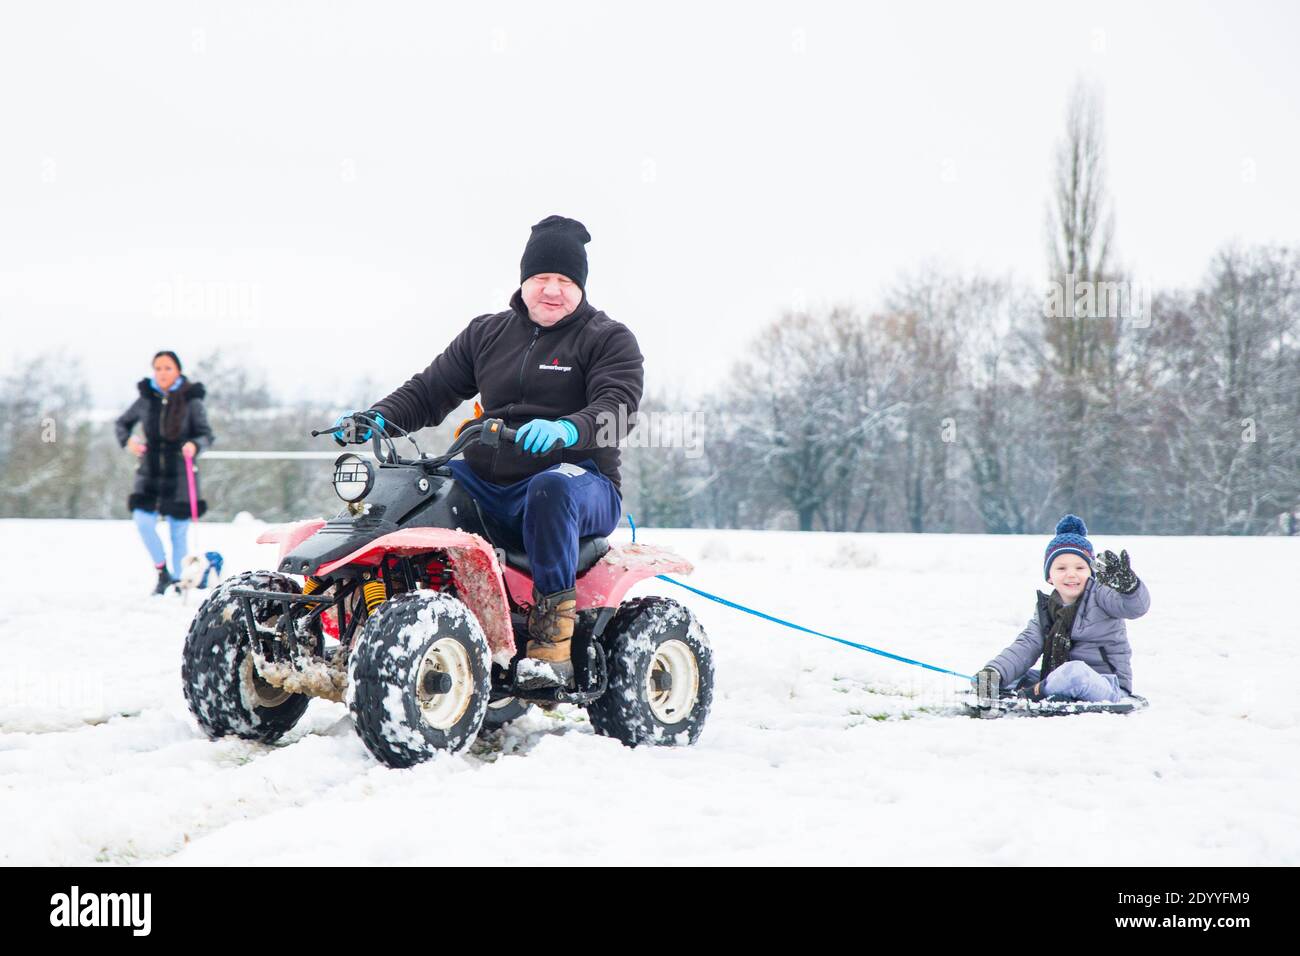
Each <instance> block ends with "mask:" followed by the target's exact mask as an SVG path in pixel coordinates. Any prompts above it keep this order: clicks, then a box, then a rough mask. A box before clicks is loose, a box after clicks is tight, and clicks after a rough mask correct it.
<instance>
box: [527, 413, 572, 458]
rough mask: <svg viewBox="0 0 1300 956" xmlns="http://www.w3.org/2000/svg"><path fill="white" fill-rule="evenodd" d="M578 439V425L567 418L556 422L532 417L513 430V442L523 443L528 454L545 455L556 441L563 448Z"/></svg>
mask: <svg viewBox="0 0 1300 956" xmlns="http://www.w3.org/2000/svg"><path fill="white" fill-rule="evenodd" d="M577 440H578V426H577V425H575V424H573V422H571V421H569V420H568V419H567V418H561V419H560V420H559V421H558V422H553V421H550V420H549V419H545V418H534V419H533V420H532V421H530V422H528V423H526V424H525V425H524V427H523V428H520V429H519V430H518V431H517V432H515V444H516V445H523V446H524V451H526V452H528V453H529V454H530V455H545V454H546V453H547V452H548V451H550V450H551V446H553V445H554V444H555V443H556V442H557V441H558V442H560V443H562V444H563V445H564V447H565V448H568V447H570V446H571V445H573V444H574V443H575V442H577Z"/></svg>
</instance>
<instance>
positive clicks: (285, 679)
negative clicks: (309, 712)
mask: <svg viewBox="0 0 1300 956" xmlns="http://www.w3.org/2000/svg"><path fill="white" fill-rule="evenodd" d="M343 427H352V428H373V431H374V434H373V438H372V441H373V447H374V461H371V460H369V459H367V458H365V457H363V456H361V455H357V454H351V453H345V454H343V455H340V456H339V458H338V459H337V460H336V461H335V463H334V489H335V491H336V493H337V494H338V495H339V497H340V498H341V499H342V500H343V501H344V502H345V507H344V509H343V510H342V511H341V512H340V513H339V514H338V516H337V517H334V518H332V519H330V520H328V521H327V520H324V519H315V520H311V521H304V522H300V523H298V524H294V525H287V526H281V527H279V528H274V529H270V530H268V531H267V532H266V533H264V534H262V535H261V537H259V538H258V541H259V542H262V543H278V544H279V545H280V564H279V568H278V570H277V571H275V572H271V571H257V572H252V573H245V574H240V575H237V576H235V577H232V578H230V579H228V580H226V581H224V582H222V584H221V586H220V587H219V588H218V589H217V590H216V591H215V592H214V593H213V594H212V595H211V596H209V597H208V599H207V600H206V601H205V602H204V603H203V605H202V607H200V608H199V610H198V613H197V614H196V615H195V617H194V620H193V622H192V623H191V625H190V629H189V633H188V635H187V637H186V640H185V649H184V657H183V663H182V667H181V677H182V683H183V685H184V691H185V699H186V701H187V702H188V704H189V707H190V711H191V712H192V713H193V714H194V716H195V718H196V719H197V720H198V723H199V726H200V727H202V728H203V730H204V731H205V732H206V733H207V734H208V735H209V736H211V737H214V738H216V737H220V736H224V735H227V734H234V735H236V736H239V737H244V738H248V739H252V740H260V741H265V742H270V741H273V740H275V739H276V738H278V737H280V736H281V735H283V734H284V733H285V732H286V731H288V730H289V729H290V728H292V727H293V726H294V724H295V723H296V722H297V720H298V718H300V717H301V716H302V714H303V711H304V710H306V708H307V701H308V699H309V698H311V697H323V698H326V699H329V700H335V701H344V700H346V702H347V704H348V706H349V710H350V712H351V715H352V719H353V723H354V724H355V726H356V729H357V732H358V733H359V734H360V735H361V739H362V740H363V741H364V742H365V745H366V747H367V748H368V749H369V750H370V752H371V753H372V754H374V755H375V757H376V758H378V759H379V760H380V761H381V762H383V763H385V764H387V765H388V766H390V767H408V766H411V765H413V764H416V763H419V762H421V761H424V760H427V759H429V758H430V757H432V756H433V755H434V754H436V753H437V752H439V751H444V750H445V751H457V750H461V749H463V748H465V747H466V746H468V745H469V743H470V742H471V741H472V740H473V739H474V738H475V736H476V735H477V734H478V732H479V730H480V728H482V727H483V726H484V725H485V724H486V725H488V726H492V725H499V724H501V723H504V722H506V721H508V720H510V719H513V718H514V717H516V716H518V715H519V714H521V713H523V712H524V711H525V710H527V708H528V706H529V704H531V703H541V704H556V703H573V704H579V705H582V706H584V707H585V708H586V710H587V713H588V716H589V718H590V720H591V725H592V727H593V728H594V729H595V731H596V733H598V734H602V735H605V736H608V737H614V738H616V739H618V740H620V741H622V742H623V743H624V744H626V745H628V746H632V747H634V746H637V745H640V744H657V745H672V744H679V743H694V742H695V741H696V739H697V738H698V737H699V735H700V731H701V730H702V729H703V726H704V721H705V718H706V717H707V715H708V712H709V706H710V704H711V703H712V698H713V656H712V651H711V650H710V648H709V642H708V638H707V637H706V636H705V633H704V629H703V628H702V627H701V626H700V623H699V621H698V620H697V619H696V618H695V616H694V615H693V614H692V613H691V611H690V610H689V609H688V608H686V607H684V606H683V605H681V604H679V603H678V602H676V601H673V600H671V599H669V598H664V597H638V598H633V599H631V600H627V601H624V600H623V598H624V596H625V595H626V593H627V591H628V589H629V588H630V587H631V586H632V585H633V584H635V583H636V582H637V581H640V580H642V579H643V578H647V577H651V576H653V575H656V574H660V573H663V572H667V571H678V572H683V573H689V572H690V571H691V565H690V564H689V563H688V562H687V561H685V560H684V559H682V558H680V557H678V556H677V555H675V554H673V553H671V552H670V551H667V550H664V549H661V548H656V547H652V546H649V545H645V544H629V545H621V546H615V547H611V546H610V544H609V542H608V541H607V540H606V539H605V538H600V537H591V538H583V539H581V540H580V541H579V548H578V578H577V612H578V613H577V622H576V626H575V628H574V634H573V639H572V645H571V646H572V648H573V664H574V676H573V680H572V682H571V683H570V684H569V685H568V686H565V687H543V688H530V689H527V690H524V689H521V688H519V687H517V686H516V681H515V673H516V667H517V665H518V662H519V660H520V659H521V658H522V656H523V648H524V646H525V645H526V637H527V612H528V606H529V604H531V601H532V578H531V575H530V571H529V564H528V557H527V555H526V554H524V553H523V552H522V551H520V550H514V549H512V548H511V547H508V546H507V547H498V546H497V545H496V544H495V543H494V542H493V539H492V537H491V532H490V530H489V526H488V525H487V524H485V522H484V520H483V517H482V515H481V514H480V512H479V509H478V506H477V505H476V504H475V502H474V500H473V498H471V497H470V495H469V493H468V492H467V491H465V490H464V489H463V488H462V487H461V486H460V485H459V484H458V483H457V482H456V480H455V478H454V477H453V475H452V472H451V470H450V469H449V468H447V467H446V464H447V462H449V461H451V460H452V459H453V458H454V457H456V455H458V454H460V452H461V451H462V450H464V448H466V447H467V446H468V445H469V444H470V443H471V442H475V441H477V442H481V443H483V444H486V445H490V446H495V445H497V444H498V443H500V442H502V441H512V440H513V438H514V431H513V429H508V428H506V427H505V426H504V423H503V422H502V421H501V420H500V419H486V420H484V421H482V422H481V423H476V424H473V425H469V426H467V427H465V428H463V429H462V430H461V431H460V432H459V434H458V435H457V437H456V439H455V440H454V441H453V442H452V444H451V445H450V446H449V447H448V449H447V452H446V454H444V455H442V456H441V457H438V458H429V457H427V456H425V455H424V454H423V453H419V450H418V447H417V453H419V458H417V459H414V460H408V459H403V458H401V457H400V456H399V455H398V452H397V447H396V445H395V444H394V442H393V441H392V439H391V437H390V436H389V435H388V433H387V431H386V430H385V429H383V428H381V427H379V426H378V424H377V423H375V422H373V421H371V420H370V419H367V418H365V417H364V416H359V415H358V416H354V417H353V419H352V420H348V421H345V422H344V423H343ZM389 427H392V426H389ZM333 428H334V426H331V428H330V429H329V430H327V431H325V432H315V431H314V432H313V433H312V434H313V435H314V436H315V435H321V434H327V433H328V432H329V431H332V430H333ZM408 437H409V436H408ZM299 577H301V578H302V579H303V583H302V584H301V585H300V584H299V580H298V578H299Z"/></svg>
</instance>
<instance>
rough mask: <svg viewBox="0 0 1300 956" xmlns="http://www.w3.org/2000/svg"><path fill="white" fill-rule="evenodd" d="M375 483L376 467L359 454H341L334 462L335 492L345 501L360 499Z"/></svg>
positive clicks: (368, 492)
mask: <svg viewBox="0 0 1300 956" xmlns="http://www.w3.org/2000/svg"><path fill="white" fill-rule="evenodd" d="M374 484H375V469H374V466H372V465H371V464H370V462H368V461H366V460H365V459H364V458H362V457H361V456H359V455H351V454H348V455H339V457H338V460H336V461H335V462H334V493H335V494H336V495H338V496H339V497H340V498H342V499H343V500H344V501H360V500H361V499H362V498H364V497H365V496H366V495H368V494H370V489H371V488H373V487H374Z"/></svg>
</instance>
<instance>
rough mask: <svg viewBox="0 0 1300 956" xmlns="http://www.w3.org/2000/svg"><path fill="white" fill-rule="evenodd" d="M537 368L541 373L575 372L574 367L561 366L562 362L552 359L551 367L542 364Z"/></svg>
mask: <svg viewBox="0 0 1300 956" xmlns="http://www.w3.org/2000/svg"><path fill="white" fill-rule="evenodd" d="M537 368H538V370H539V371H542V372H572V371H573V366H572V365H561V364H560V360H559V359H557V358H553V359H551V364H550V365H546V364H542V365H539V366H537Z"/></svg>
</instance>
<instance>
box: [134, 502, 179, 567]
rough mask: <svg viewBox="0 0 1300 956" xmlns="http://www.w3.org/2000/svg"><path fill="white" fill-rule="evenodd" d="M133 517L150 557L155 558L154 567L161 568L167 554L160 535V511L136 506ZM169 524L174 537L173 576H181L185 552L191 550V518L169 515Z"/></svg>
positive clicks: (164, 563)
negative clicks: (146, 509) (145, 509)
mask: <svg viewBox="0 0 1300 956" xmlns="http://www.w3.org/2000/svg"><path fill="white" fill-rule="evenodd" d="M131 517H132V518H134V519H135V527H136V530H137V531H139V532H140V540H141V541H143V542H144V546H145V548H147V549H148V551H149V557H151V558H153V563H154V567H157V568H161V567H163V566H164V565H166V563H167V555H166V554H164V553H163V543H162V539H161V538H159V537H158V512H156V511H142V510H141V509H139V508H136V509H135V510H134V511H132V512H131ZM167 526H168V527H169V528H170V529H171V539H172V567H171V576H172V577H174V578H179V577H180V576H181V562H182V561H184V560H185V553H186V551H188V550H189V535H190V519H189V518H184V519H181V518H172V517H168V518H167Z"/></svg>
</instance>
